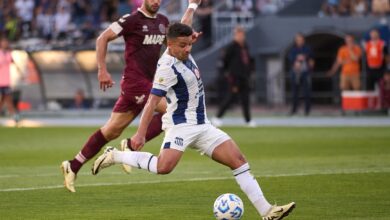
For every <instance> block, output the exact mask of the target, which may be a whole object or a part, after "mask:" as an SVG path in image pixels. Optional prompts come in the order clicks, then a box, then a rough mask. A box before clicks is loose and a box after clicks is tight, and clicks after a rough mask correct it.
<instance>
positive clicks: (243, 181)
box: [233, 163, 272, 216]
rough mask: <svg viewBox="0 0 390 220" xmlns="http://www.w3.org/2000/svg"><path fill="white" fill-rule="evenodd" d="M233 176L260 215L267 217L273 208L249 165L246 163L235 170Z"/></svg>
mask: <svg viewBox="0 0 390 220" xmlns="http://www.w3.org/2000/svg"><path fill="white" fill-rule="evenodd" d="M233 175H234V177H235V178H236V181H237V183H238V185H240V188H241V190H242V191H244V192H245V194H246V195H247V196H248V198H249V200H250V201H251V202H252V204H253V206H255V208H256V209H257V211H258V212H259V214H260V215H262V216H265V215H266V214H267V213H268V211H269V210H270V209H271V207H272V206H271V204H269V203H268V201H267V200H266V199H265V197H264V195H263V192H262V191H261V188H260V186H259V183H258V182H257V180H256V178H255V177H254V176H253V175H252V174H251V173H250V168H249V164H248V163H246V164H244V165H242V166H241V167H239V168H237V169H235V170H233Z"/></svg>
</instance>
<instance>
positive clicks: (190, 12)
mask: <svg viewBox="0 0 390 220" xmlns="http://www.w3.org/2000/svg"><path fill="white" fill-rule="evenodd" d="M201 2H202V1H201V0H188V3H189V6H188V8H187V10H186V12H185V13H184V15H183V17H182V18H181V21H180V22H181V23H183V24H186V25H188V26H190V27H192V21H193V18H194V14H195V11H196V9H197V8H198V5H200V3H201ZM200 35H202V32H196V31H194V33H193V36H192V38H193V41H192V43H195V42H196V41H197V39H198V38H199V37H200Z"/></svg>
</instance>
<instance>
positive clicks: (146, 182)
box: [0, 170, 389, 192]
mask: <svg viewBox="0 0 390 220" xmlns="http://www.w3.org/2000/svg"><path fill="white" fill-rule="evenodd" d="M367 173H389V171H388V170H355V171H353V170H349V171H325V172H318V173H286V174H269V175H261V176H259V175H257V176H256V178H261V177H271V178H272V177H299V176H314V175H333V174H367ZM229 179H233V177H211V178H210V177H207V178H190V179H180V180H164V181H161V180H149V181H139V182H121V183H115V182H111V183H110V182H108V183H87V184H79V185H78V187H96V186H119V185H135V184H156V183H176V182H194V181H199V182H200V181H213V180H229ZM63 187H64V186H63V185H52V186H41V187H26V188H6V189H0V192H17V191H33V190H46V189H59V188H63Z"/></svg>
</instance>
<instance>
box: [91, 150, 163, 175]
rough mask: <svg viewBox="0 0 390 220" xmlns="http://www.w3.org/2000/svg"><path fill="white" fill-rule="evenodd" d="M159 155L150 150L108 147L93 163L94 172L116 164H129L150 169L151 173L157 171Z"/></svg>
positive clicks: (94, 173) (96, 172)
mask: <svg viewBox="0 0 390 220" xmlns="http://www.w3.org/2000/svg"><path fill="white" fill-rule="evenodd" d="M157 160H158V159H157V157H156V156H154V155H153V154H151V153H148V152H137V151H130V152H122V151H118V150H117V149H116V148H113V147H107V148H106V150H105V151H104V153H103V154H102V155H100V156H99V157H98V158H97V159H96V160H95V162H94V163H93V165H92V174H93V175H96V174H98V173H99V172H100V170H102V169H104V168H107V167H110V166H112V165H114V164H127V165H129V166H132V167H138V168H140V169H144V170H148V171H149V172H151V173H155V174H156V173H157V162H158V161H157Z"/></svg>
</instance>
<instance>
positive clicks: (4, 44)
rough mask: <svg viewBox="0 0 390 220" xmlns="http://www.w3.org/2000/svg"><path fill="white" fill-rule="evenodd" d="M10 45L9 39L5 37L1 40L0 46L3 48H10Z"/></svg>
mask: <svg viewBox="0 0 390 220" xmlns="http://www.w3.org/2000/svg"><path fill="white" fill-rule="evenodd" d="M8 46H9V44H8V41H7V40H5V39H3V40H1V42H0V48H1V49H4V50H5V49H8Z"/></svg>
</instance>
